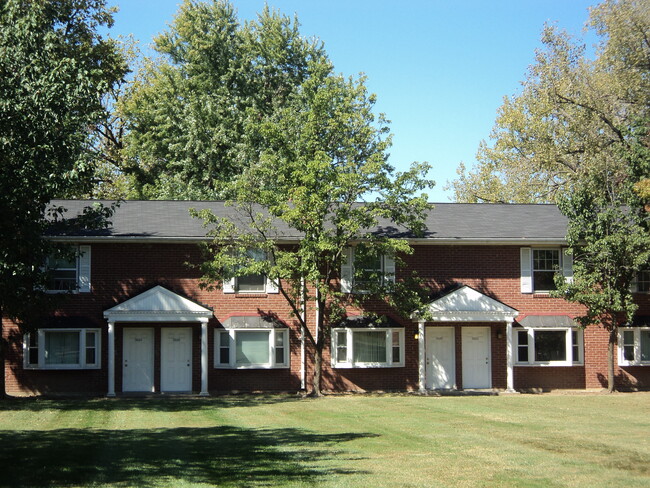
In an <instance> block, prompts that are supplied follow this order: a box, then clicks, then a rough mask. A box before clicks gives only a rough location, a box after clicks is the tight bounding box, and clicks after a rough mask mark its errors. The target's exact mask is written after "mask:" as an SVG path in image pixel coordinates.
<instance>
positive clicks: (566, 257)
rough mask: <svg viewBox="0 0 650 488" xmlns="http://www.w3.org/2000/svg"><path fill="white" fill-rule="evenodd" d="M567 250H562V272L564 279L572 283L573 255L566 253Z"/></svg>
mask: <svg viewBox="0 0 650 488" xmlns="http://www.w3.org/2000/svg"><path fill="white" fill-rule="evenodd" d="M567 251H568V249H567V248H564V249H563V250H562V274H563V275H564V281H566V282H567V283H573V255H572V254H568V252H567Z"/></svg>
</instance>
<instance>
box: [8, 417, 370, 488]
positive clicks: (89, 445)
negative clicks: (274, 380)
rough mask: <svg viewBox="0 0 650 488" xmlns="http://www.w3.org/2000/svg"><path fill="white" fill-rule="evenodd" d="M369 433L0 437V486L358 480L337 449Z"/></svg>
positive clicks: (202, 431)
mask: <svg viewBox="0 0 650 488" xmlns="http://www.w3.org/2000/svg"><path fill="white" fill-rule="evenodd" d="M371 436H374V434H363V433H361V434H358V433H342V434H316V433H313V432H308V431H303V430H299V429H242V428H238V427H232V426H219V427H209V428H174V429H154V430H143V429H135V430H110V431H109V430H81V429H60V430H51V431H0V459H2V464H3V465H4V467H3V469H2V474H1V475H0V486H2V487H5V486H6V487H8V486H21V487H28V486H51V487H62V486H84V485H93V486H97V485H119V486H141V487H150V486H174V485H175V484H179V485H181V484H188V483H189V484H198V483H205V484H209V485H218V486H251V487H252V486H279V485H283V484H286V483H288V482H301V483H308V484H311V483H314V484H318V482H319V481H322V480H324V479H325V478H326V477H327V476H331V475H340V474H352V473H358V471H355V470H354V468H353V467H345V465H346V461H350V462H353V463H354V461H356V459H357V458H355V459H352V458H350V457H346V455H345V453H344V452H343V451H341V449H340V447H339V446H338V444H340V443H343V442H348V441H352V440H354V439H358V438H363V437H371Z"/></svg>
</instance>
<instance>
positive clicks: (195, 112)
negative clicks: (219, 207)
mask: <svg viewBox="0 0 650 488" xmlns="http://www.w3.org/2000/svg"><path fill="white" fill-rule="evenodd" d="M155 49H156V51H157V52H158V53H159V55H160V57H159V58H158V59H156V60H155V61H150V62H149V63H147V64H146V66H145V68H144V69H143V70H142V71H141V72H140V74H139V76H138V77H137V78H136V80H135V82H134V83H133V85H132V87H131V88H130V90H129V91H128V92H127V94H126V96H125V98H124V100H123V103H122V111H123V113H124V116H125V117H126V119H127V120H128V121H129V126H128V130H129V133H128V135H127V137H125V151H126V155H127V158H126V159H127V162H126V163H125V164H124V167H123V168H122V170H123V171H124V172H125V173H126V174H129V175H132V177H133V181H134V182H135V189H134V196H139V197H145V198H172V199H215V198H222V197H223V193H222V190H223V187H224V184H225V183H226V182H228V181H229V180H230V179H231V178H232V177H234V176H237V175H239V174H241V172H242V171H243V170H244V169H245V168H246V167H247V166H248V165H249V164H250V162H251V161H257V160H258V159H259V155H260V152H261V150H262V146H261V144H262V140H261V139H260V137H259V135H258V134H257V133H256V132H255V131H251V130H249V128H250V127H251V125H255V124H256V123H257V122H259V121H260V120H262V119H264V118H266V117H267V116H269V115H270V114H272V113H274V112H276V111H278V110H280V109H281V108H282V107H283V106H284V104H285V103H286V102H287V100H288V99H289V97H290V96H291V95H292V94H293V93H294V92H295V91H296V90H297V89H298V88H299V87H300V86H302V84H303V83H305V82H306V81H307V80H309V79H310V78H311V77H312V76H313V73H312V66H314V63H317V64H318V63H321V62H322V61H326V59H327V56H326V54H325V51H324V50H323V47H322V45H321V43H320V42H318V41H317V40H308V39H305V38H304V37H302V36H301V35H300V32H299V25H298V22H297V20H295V19H294V20H291V19H290V18H288V17H286V16H284V15H281V14H280V13H279V12H277V11H274V10H271V9H270V8H269V7H265V8H264V10H263V11H262V12H261V13H260V14H259V17H258V19H257V20H256V21H251V22H244V23H240V22H239V20H238V19H237V15H236V12H235V9H234V8H233V6H232V4H231V3H230V2H228V1H225V0H215V1H205V2H202V1H192V0H186V1H185V2H184V3H183V4H182V5H181V7H180V9H179V12H178V14H177V15H176V17H175V19H174V22H173V23H172V25H171V26H170V27H169V29H168V30H167V31H166V32H163V33H162V34H161V35H159V36H158V37H157V38H156V39H155ZM320 65H322V63H321V64H320Z"/></svg>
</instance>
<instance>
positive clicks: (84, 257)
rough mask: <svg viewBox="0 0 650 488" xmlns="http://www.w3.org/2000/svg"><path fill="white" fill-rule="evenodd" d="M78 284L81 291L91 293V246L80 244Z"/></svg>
mask: <svg viewBox="0 0 650 488" xmlns="http://www.w3.org/2000/svg"><path fill="white" fill-rule="evenodd" d="M77 286H78V287H79V292H80V293H90V246H79V275H78V279H77Z"/></svg>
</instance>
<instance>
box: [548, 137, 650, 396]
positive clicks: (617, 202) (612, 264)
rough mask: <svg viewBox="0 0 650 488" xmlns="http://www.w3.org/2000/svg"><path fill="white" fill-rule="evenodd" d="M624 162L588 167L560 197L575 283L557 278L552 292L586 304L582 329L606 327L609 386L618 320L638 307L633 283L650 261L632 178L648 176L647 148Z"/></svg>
mask: <svg viewBox="0 0 650 488" xmlns="http://www.w3.org/2000/svg"><path fill="white" fill-rule="evenodd" d="M620 159H621V163H622V164H616V165H613V166H612V165H609V164H607V163H605V164H601V165H598V166H593V165H592V166H591V167H590V169H589V171H588V172H586V173H585V174H583V175H582V176H581V178H580V179H579V180H578V181H576V182H575V183H573V184H572V185H571V191H570V192H565V193H564V194H563V195H561V196H559V197H558V205H559V207H560V210H561V211H562V213H563V214H565V215H566V216H567V217H568V219H569V229H568V234H567V241H568V244H569V250H570V252H571V253H572V254H573V256H574V269H573V281H571V282H565V280H564V279H562V278H561V277H557V278H556V284H557V291H556V292H555V294H556V296H558V297H562V298H565V299H567V300H569V301H572V302H577V303H580V304H582V305H584V306H585V308H586V312H585V314H584V315H582V316H581V317H579V318H578V321H579V322H580V324H581V325H582V326H583V327H586V326H589V325H600V324H602V325H603V326H604V327H605V328H606V329H607V330H608V331H609V346H608V354H607V358H608V377H607V388H608V390H609V391H610V392H612V391H614V389H615V388H616V384H615V381H616V378H615V374H614V373H615V370H614V365H615V359H614V357H615V355H614V352H615V350H616V349H615V348H616V344H617V343H618V327H619V323H620V322H621V321H628V322H631V321H632V318H633V316H634V313H635V312H636V310H637V308H638V307H637V305H636V304H635V303H634V297H633V295H632V291H631V285H632V282H633V280H634V279H635V278H636V276H637V274H638V272H639V271H640V270H641V269H643V268H645V267H646V266H647V265H648V263H649V262H650V233H649V232H648V223H649V219H648V213H647V211H646V209H645V208H644V205H643V198H642V197H641V196H640V195H639V194H638V192H636V191H635V188H634V187H635V185H634V183H635V182H638V181H640V180H643V179H644V178H646V179H647V178H648V176H650V151H648V150H647V148H645V150H644V151H642V152H641V153H639V152H637V151H629V152H626V153H621V154H620Z"/></svg>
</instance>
